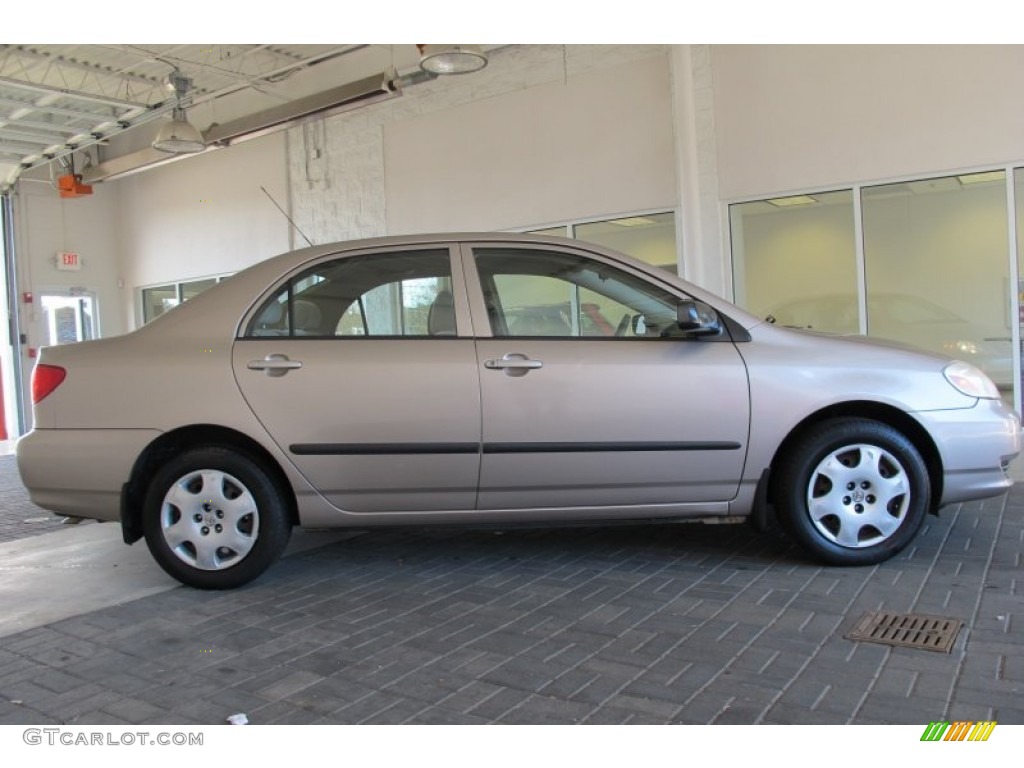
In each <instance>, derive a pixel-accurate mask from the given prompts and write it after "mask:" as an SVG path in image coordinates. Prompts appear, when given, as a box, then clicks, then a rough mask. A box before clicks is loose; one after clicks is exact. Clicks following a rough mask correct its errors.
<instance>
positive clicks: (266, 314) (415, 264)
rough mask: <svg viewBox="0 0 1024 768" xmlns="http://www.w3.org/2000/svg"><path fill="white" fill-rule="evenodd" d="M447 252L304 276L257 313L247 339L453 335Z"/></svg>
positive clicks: (369, 259)
mask: <svg viewBox="0 0 1024 768" xmlns="http://www.w3.org/2000/svg"><path fill="white" fill-rule="evenodd" d="M455 332H456V328H455V309H454V301H453V299H452V279H451V260H450V258H449V255H448V251H447V249H436V250H428V251H404V252H401V253H387V254H373V255H369V256H353V257H346V258H340V259H336V260H334V261H328V262H324V263H322V264H318V265H317V266H315V267H312V268H310V269H307V270H304V271H303V272H300V273H298V274H297V275H295V276H294V277H292V278H290V279H289V280H288V282H287V283H286V284H285V285H284V286H283V287H282V288H281V289H280V290H279V291H277V292H276V293H275V294H274V295H273V296H271V297H270V298H269V299H268V300H267V301H266V302H265V303H264V304H263V306H262V307H260V309H259V311H258V312H257V313H256V315H255V317H254V318H253V320H252V322H251V323H250V324H249V327H248V328H247V329H246V333H245V335H246V336H247V337H255V338H260V337H270V336H288V337H296V338H297V337H305V338H326V337H329V338H335V337H368V336H369V337H405V336H454V335H455Z"/></svg>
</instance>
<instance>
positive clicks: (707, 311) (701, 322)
mask: <svg viewBox="0 0 1024 768" xmlns="http://www.w3.org/2000/svg"><path fill="white" fill-rule="evenodd" d="M676 320H677V322H678V325H679V330H681V331H682V332H683V333H685V334H686V335H688V336H714V335H716V334H718V333H720V332H721V330H722V323H721V321H720V320H719V319H718V313H717V312H715V310H714V309H713V308H712V307H710V306H709V305H707V304H705V303H704V302H703V301H695V300H694V299H683V300H682V301H680V302H679V304H678V305H677V306H676Z"/></svg>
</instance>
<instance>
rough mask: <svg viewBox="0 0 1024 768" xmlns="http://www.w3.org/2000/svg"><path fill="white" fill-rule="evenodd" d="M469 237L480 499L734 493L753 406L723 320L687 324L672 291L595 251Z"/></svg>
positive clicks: (615, 502) (701, 498)
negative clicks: (477, 331) (696, 327)
mask: <svg viewBox="0 0 1024 768" xmlns="http://www.w3.org/2000/svg"><path fill="white" fill-rule="evenodd" d="M471 250H472V258H469V259H467V261H468V262H469V263H470V264H474V265H475V269H476V272H477V274H478V277H479V285H480V289H481V290H480V295H479V296H475V299H474V304H475V306H474V311H475V312H476V313H477V314H478V315H479V317H476V316H475V317H474V320H475V325H476V327H477V328H482V327H489V328H490V337H481V338H478V340H477V356H478V359H477V364H478V367H479V375H480V382H481V393H482V394H481V397H482V405H483V445H482V466H481V475H480V495H479V501H478V506H479V507H480V508H481V509H510V508H559V507H587V508H591V510H588V511H587V512H586V514H590V513H592V512H593V511H594V510H596V509H599V508H601V507H623V506H637V505H647V506H648V508H649V509H650V510H651V513H652V514H656V512H657V509H656V505H667V504H679V503H698V504H701V503H703V504H706V505H712V504H714V503H717V502H725V501H728V500H730V499H732V498H733V497H734V496H735V495H736V492H737V489H738V486H739V480H740V476H741V474H742V470H743V463H744V458H745V454H746V445H747V433H748V425H749V417H750V408H749V396H748V388H747V377H746V369H745V366H744V364H743V361H742V360H741V358H740V355H739V353H738V352H737V350H736V347H735V346H734V344H733V343H732V342H731V340H730V339H729V337H728V335H727V334H726V333H725V332H724V331H723V333H722V334H721V335H720V336H718V337H715V338H713V339H711V338H707V339H695V338H687V337H685V336H684V335H683V334H682V332H681V331H680V330H679V327H678V324H677V322H676V305H677V303H678V299H679V297H678V296H676V295H675V294H673V293H672V292H671V291H669V290H668V289H667V288H666V287H663V286H660V285H657V284H655V283H653V282H649V281H648V280H645V279H643V278H642V277H640V276H639V275H635V274H632V273H629V272H626V271H624V270H622V269H619V268H617V267H613V266H610V265H609V264H607V263H605V262H603V261H601V260H600V259H598V258H596V257H594V258H591V257H590V256H589V255H585V254H581V253H575V252H561V251H558V250H552V249H543V248H529V247H525V246H517V247H507V246H495V247H487V246H484V245H481V246H479V247H475V248H473V249H471ZM470 271H471V272H472V268H470ZM650 505H654V506H653V507H652V506H650Z"/></svg>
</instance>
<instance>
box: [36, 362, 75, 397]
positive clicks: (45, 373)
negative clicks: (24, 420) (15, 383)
mask: <svg viewBox="0 0 1024 768" xmlns="http://www.w3.org/2000/svg"><path fill="white" fill-rule="evenodd" d="M67 375H68V372H67V371H65V370H64V369H63V368H61V367H60V366H58V365H46V364H45V363H37V364H36V367H35V368H33V369H32V403H33V404H36V403H39V402H40V401H41V400H42V399H43V398H44V397H46V396H47V395H48V394H50V393H51V392H53V390H55V389H56V388H57V387H59V386H60V383H61V382H62V381H64V377H65V376H67Z"/></svg>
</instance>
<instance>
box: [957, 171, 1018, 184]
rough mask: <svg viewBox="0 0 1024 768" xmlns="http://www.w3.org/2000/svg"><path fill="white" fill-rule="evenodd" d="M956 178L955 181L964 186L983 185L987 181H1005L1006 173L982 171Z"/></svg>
mask: <svg viewBox="0 0 1024 768" xmlns="http://www.w3.org/2000/svg"><path fill="white" fill-rule="evenodd" d="M956 178H957V181H959V182H960V183H961V184H963V185H965V186H966V185H967V184H984V183H986V182H989V181H1005V180H1006V173H1005V172H1003V171H983V172H982V173H968V174H966V175H964V176H957V177H956Z"/></svg>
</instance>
